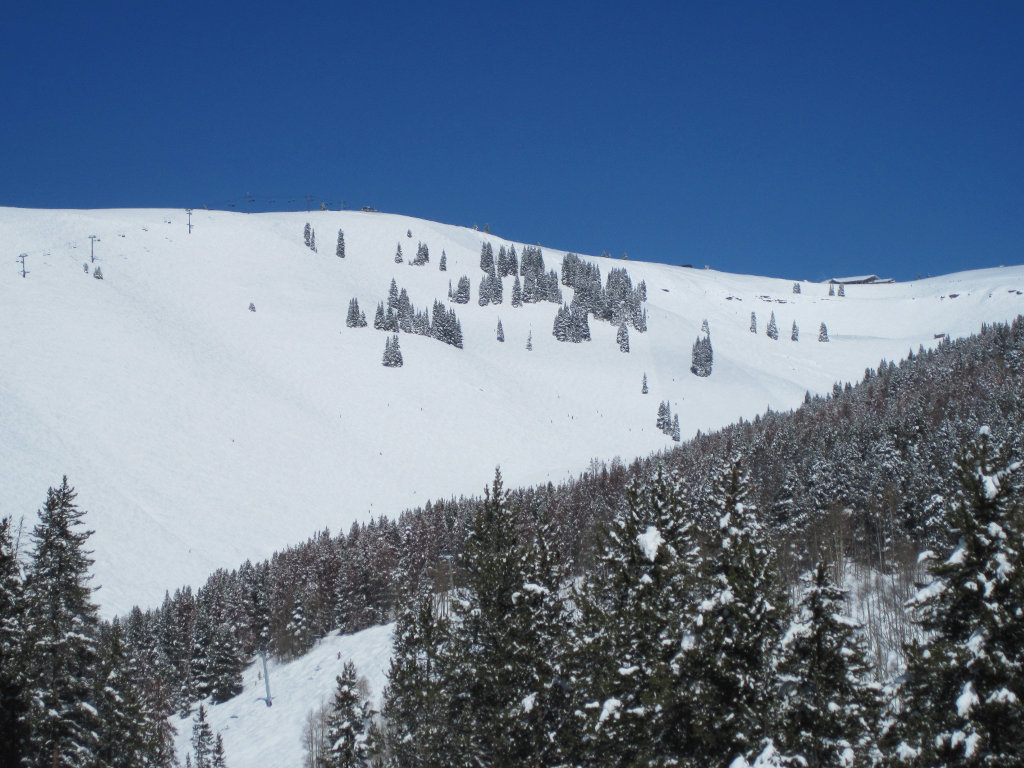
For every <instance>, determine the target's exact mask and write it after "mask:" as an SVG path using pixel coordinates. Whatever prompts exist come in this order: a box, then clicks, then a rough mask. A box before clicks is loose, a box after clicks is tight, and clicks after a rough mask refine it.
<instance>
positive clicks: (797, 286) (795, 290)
mask: <svg viewBox="0 0 1024 768" xmlns="http://www.w3.org/2000/svg"><path fill="white" fill-rule="evenodd" d="M793 293H800V283H793Z"/></svg>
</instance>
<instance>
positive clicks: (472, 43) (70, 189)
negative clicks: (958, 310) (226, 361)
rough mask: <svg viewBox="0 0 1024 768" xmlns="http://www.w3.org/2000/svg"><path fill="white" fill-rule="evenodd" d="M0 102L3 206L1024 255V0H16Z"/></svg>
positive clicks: (791, 268) (752, 266) (666, 254)
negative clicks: (382, 220) (380, 219)
mask: <svg viewBox="0 0 1024 768" xmlns="http://www.w3.org/2000/svg"><path fill="white" fill-rule="evenodd" d="M0 105H2V109H0V112H2V114H3V117H2V119H0V146H2V147H3V150H2V152H0V205H13V206H26V207H41V208H97V207H151V206H159V207H164V206H166V207H201V206H203V205H207V206H209V207H211V208H228V209H230V208H231V207H232V206H234V207H235V209H236V210H244V209H245V207H246V202H245V195H246V193H250V194H251V195H252V196H253V198H254V203H253V209H254V210H265V209H298V208H302V207H304V206H305V196H306V195H311V196H312V197H313V200H314V201H315V202H314V204H315V205H317V204H319V202H321V201H326V202H328V203H329V204H330V205H331V207H338V206H340V205H341V204H342V203H343V202H344V203H346V204H347V205H348V207H359V206H362V205H372V206H375V207H377V208H378V209H380V210H386V211H393V212H398V213H405V214H409V215H414V216H421V217H424V218H429V219H434V220H438V221H443V222H449V223H453V224H464V225H472V224H474V223H475V224H478V225H480V226H481V227H482V226H483V225H484V224H485V223H486V224H489V226H490V229H491V231H492V232H494V233H495V234H498V235H502V236H505V237H509V238H513V239H516V240H523V241H527V242H541V243H542V244H545V245H549V246H551V247H557V248H565V249H571V250H577V251H580V252H583V253H592V254H597V253H601V252H602V251H608V252H610V253H612V254H613V255H616V256H618V255H620V254H621V253H622V252H627V253H628V254H629V255H630V258H635V259H642V260H645V261H662V262H666V263H670V264H682V263H693V264H697V265H704V264H710V265H711V266H713V267H715V268H717V269H723V270H728V271H735V272H751V273H758V274H769V275H778V276H782V277H790V278H802V279H812V280H813V279H821V278H825V277H829V276H833V275H836V274H840V273H846V274H859V273H863V272H875V273H878V274H884V275H888V276H895V277H897V278H900V279H911V278H913V277H915V276H917V275H918V274H922V275H923V274H928V273H930V274H940V273H944V272H950V271H956V270H960V269H968V268H975V267H985V266H998V265H1000V264H1020V263H1024V3H1020V2H984V3H968V2H951V1H945V0H940V1H936V0H930V1H928V2H856V3H854V2H848V3H827V2H826V3H822V2H807V3H804V2H785V1H784V0H783V1H781V2H770V3H765V2H756V3H755V2H750V3H746V2H728V1H723V2H699V3H697V2H695V3H686V2H679V3H639V4H637V5H636V7H632V6H630V7H627V5H626V4H624V3H616V4H611V3H602V2H589V3H584V2H579V3H576V2H546V3H535V2H518V3H507V4H502V5H501V6H500V7H497V6H493V5H491V4H489V3H479V2H477V3H468V2H465V3H445V2H439V3H409V2H404V3H388V2H369V3H367V2H363V3H319V4H308V3H301V4H285V3H275V4H273V5H270V4H261V3H259V2H254V1H253V0H250V1H249V2H246V3H234V2H223V3H217V2H213V3H210V2H207V3H192V2H178V3H138V2H134V3H130V4H129V3H120V2H103V3H81V2H77V3H65V2H60V1H58V2H51V3H45V4H41V3H17V4H12V7H9V8H7V9H6V10H5V15H4V19H3V22H2V24H0ZM271 201H273V202H271ZM289 201H293V202H289Z"/></svg>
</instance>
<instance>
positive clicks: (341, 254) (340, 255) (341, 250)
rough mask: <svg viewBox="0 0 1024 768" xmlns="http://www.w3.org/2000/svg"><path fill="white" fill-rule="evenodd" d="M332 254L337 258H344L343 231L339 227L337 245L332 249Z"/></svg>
mask: <svg viewBox="0 0 1024 768" xmlns="http://www.w3.org/2000/svg"><path fill="white" fill-rule="evenodd" d="M334 255H335V256H337V257H338V258H339V259H344V258H345V233H344V232H342V231H341V230H340V229H339V230H338V245H337V247H336V248H335V249H334Z"/></svg>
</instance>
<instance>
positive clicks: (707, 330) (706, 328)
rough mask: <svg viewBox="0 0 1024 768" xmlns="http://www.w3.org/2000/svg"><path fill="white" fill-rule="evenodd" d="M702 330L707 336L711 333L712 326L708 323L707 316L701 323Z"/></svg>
mask: <svg viewBox="0 0 1024 768" xmlns="http://www.w3.org/2000/svg"><path fill="white" fill-rule="evenodd" d="M700 332H701V333H703V334H704V335H705V336H710V335H711V326H710V325H708V319H707V318H706V317H705V318H704V322H702V323H701V324H700Z"/></svg>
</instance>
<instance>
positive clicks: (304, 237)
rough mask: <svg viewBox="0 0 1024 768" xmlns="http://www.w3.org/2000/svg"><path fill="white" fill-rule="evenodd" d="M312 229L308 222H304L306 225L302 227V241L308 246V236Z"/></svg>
mask: <svg viewBox="0 0 1024 768" xmlns="http://www.w3.org/2000/svg"><path fill="white" fill-rule="evenodd" d="M312 231H313V230H312V229H311V228H310V226H309V222H308V221H307V222H306V226H305V227H303V228H302V243H303V245H305V246H306V247H307V248H309V236H310V234H311V233H312Z"/></svg>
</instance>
